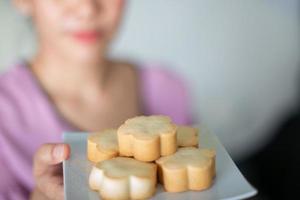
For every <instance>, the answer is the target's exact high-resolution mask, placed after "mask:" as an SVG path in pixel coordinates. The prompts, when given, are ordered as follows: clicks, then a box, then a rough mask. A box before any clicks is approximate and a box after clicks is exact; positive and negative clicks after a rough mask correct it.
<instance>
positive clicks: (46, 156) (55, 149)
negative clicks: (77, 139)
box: [33, 144, 70, 176]
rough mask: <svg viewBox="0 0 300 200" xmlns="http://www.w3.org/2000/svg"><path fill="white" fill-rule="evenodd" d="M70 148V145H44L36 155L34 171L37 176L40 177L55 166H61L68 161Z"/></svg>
mask: <svg viewBox="0 0 300 200" xmlns="http://www.w3.org/2000/svg"><path fill="white" fill-rule="evenodd" d="M69 155H70V147H69V145H68V144H44V145H42V146H41V147H40V148H39V149H38V150H37V152H36V153H35V155H34V160H33V163H34V166H33V171H34V175H35V176H39V175H41V174H43V173H45V171H47V170H48V168H50V167H52V166H53V165H56V164H59V163H61V162H62V161H64V160H66V159H68V157H69Z"/></svg>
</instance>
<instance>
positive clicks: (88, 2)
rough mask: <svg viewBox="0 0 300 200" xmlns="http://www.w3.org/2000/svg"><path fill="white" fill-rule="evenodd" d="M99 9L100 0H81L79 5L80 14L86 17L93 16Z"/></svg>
mask: <svg viewBox="0 0 300 200" xmlns="http://www.w3.org/2000/svg"><path fill="white" fill-rule="evenodd" d="M108 1H109V0H108ZM99 10H100V4H99V1H98V0H81V1H80V4H79V5H78V12H79V16H80V17H81V18H84V19H85V18H93V17H94V16H95V15H96V14H97V13H98V12H99Z"/></svg>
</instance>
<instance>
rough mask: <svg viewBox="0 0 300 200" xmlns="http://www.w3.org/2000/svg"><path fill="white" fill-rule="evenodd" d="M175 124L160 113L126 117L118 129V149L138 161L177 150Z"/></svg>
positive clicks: (121, 153)
mask: <svg viewBox="0 0 300 200" xmlns="http://www.w3.org/2000/svg"><path fill="white" fill-rule="evenodd" d="M176 129H177V127H176V125H175V124H173V123H172V122H171V119H170V118H169V117H166V116H162V115H155V116H149V117H146V116H139V117H134V118H131V119H128V120H126V121H125V123H124V124H123V125H121V126H120V128H119V129H118V143H119V151H120V155H122V156H133V157H134V158H135V159H137V160H140V161H146V162H148V161H154V160H156V159H158V158H159V157H160V156H167V155H171V154H173V153H175V152H176V150H177V136H176Z"/></svg>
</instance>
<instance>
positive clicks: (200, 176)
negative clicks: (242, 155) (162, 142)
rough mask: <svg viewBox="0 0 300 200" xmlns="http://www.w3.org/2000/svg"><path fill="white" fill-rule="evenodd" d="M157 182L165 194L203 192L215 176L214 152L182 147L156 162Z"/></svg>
mask: <svg viewBox="0 0 300 200" xmlns="http://www.w3.org/2000/svg"><path fill="white" fill-rule="evenodd" d="M156 163H157V164H158V176H159V181H160V182H161V183H162V184H163V186H164V188H165V190H166V191H167V192H183V191H187V190H204V189H207V188H209V187H210V186H211V185H212V183H213V178H214V176H215V151H214V150H209V149H198V148H195V147H184V148H180V149H178V151H177V152H176V153H175V154H173V155H170V156H166V157H161V158H160V159H158V160H156Z"/></svg>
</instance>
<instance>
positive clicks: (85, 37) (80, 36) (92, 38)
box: [72, 30, 103, 44]
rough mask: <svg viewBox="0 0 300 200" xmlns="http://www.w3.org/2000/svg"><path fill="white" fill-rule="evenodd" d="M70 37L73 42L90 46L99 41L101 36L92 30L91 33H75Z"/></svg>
mask: <svg viewBox="0 0 300 200" xmlns="http://www.w3.org/2000/svg"><path fill="white" fill-rule="evenodd" d="M72 36H73V38H74V39H75V40H77V41H79V42H81V43H85V44H91V43H95V42H97V41H99V40H100V39H101V38H102V37H103V34H102V33H101V32H100V31H96V30H92V31H77V32H74V33H72Z"/></svg>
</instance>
